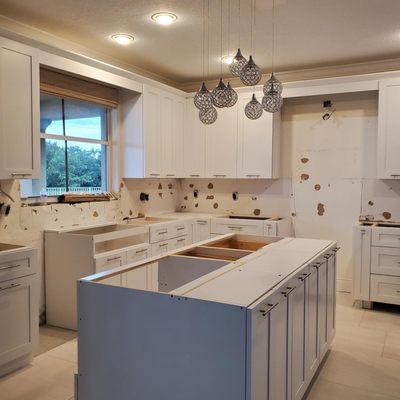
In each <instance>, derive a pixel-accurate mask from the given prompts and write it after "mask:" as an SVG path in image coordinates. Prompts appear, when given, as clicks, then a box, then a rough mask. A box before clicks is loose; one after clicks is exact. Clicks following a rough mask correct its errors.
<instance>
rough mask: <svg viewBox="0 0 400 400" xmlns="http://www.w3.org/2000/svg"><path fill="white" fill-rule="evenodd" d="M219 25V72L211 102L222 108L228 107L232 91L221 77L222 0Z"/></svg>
mask: <svg viewBox="0 0 400 400" xmlns="http://www.w3.org/2000/svg"><path fill="white" fill-rule="evenodd" d="M220 4H221V7H220V17H221V21H220V27H221V43H220V74H221V77H220V79H219V83H218V85H217V86H216V87H215V88H214V89H213V91H212V92H211V99H212V103H213V105H214V106H215V107H218V108H223V107H228V104H229V103H230V102H231V99H232V91H231V90H229V89H228V88H227V87H226V85H225V83H224V81H223V79H222V0H220Z"/></svg>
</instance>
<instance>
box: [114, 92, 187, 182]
mask: <svg viewBox="0 0 400 400" xmlns="http://www.w3.org/2000/svg"><path fill="white" fill-rule="evenodd" d="M121 98H122V105H121V107H122V112H121V120H120V123H121V130H120V133H121V165H122V177H123V178H174V177H180V176H181V175H182V165H183V155H182V148H183V135H184V124H185V102H186V100H185V98H184V97H181V96H178V95H175V94H172V93H169V92H166V91H163V90H161V89H158V88H156V87H152V86H148V85H144V87H143V94H138V93H133V92H127V91H124V92H123V93H122V95H121Z"/></svg>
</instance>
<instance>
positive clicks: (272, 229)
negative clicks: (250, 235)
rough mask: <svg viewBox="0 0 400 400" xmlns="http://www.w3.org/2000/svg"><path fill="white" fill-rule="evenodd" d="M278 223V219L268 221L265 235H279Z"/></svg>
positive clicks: (265, 226)
mask: <svg viewBox="0 0 400 400" xmlns="http://www.w3.org/2000/svg"><path fill="white" fill-rule="evenodd" d="M277 228H278V224H277V222H276V221H266V222H265V225H264V235H265V236H278V229H277Z"/></svg>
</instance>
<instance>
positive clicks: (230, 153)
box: [205, 106, 237, 178]
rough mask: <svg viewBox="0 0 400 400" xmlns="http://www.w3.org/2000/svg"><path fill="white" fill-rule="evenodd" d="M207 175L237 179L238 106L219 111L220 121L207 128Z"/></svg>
mask: <svg viewBox="0 0 400 400" xmlns="http://www.w3.org/2000/svg"><path fill="white" fill-rule="evenodd" d="M205 135H206V175H207V176H208V177H214V178H236V163H237V106H233V107H231V108H224V109H220V108H219V109H218V119H217V120H216V121H215V122H214V123H213V124H212V125H208V126H205Z"/></svg>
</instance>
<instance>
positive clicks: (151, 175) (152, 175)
mask: <svg viewBox="0 0 400 400" xmlns="http://www.w3.org/2000/svg"><path fill="white" fill-rule="evenodd" d="M150 176H160V174H150Z"/></svg>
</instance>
